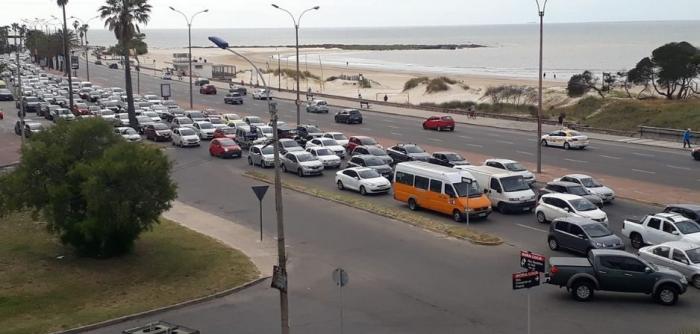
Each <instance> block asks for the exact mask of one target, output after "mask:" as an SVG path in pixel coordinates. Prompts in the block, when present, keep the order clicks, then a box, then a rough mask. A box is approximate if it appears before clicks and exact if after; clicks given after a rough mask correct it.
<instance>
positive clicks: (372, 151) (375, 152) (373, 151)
mask: <svg viewBox="0 0 700 334" xmlns="http://www.w3.org/2000/svg"><path fill="white" fill-rule="evenodd" d="M367 152H369V154H371V155H376V156H385V155H387V154H386V152H384V150H382V149H381V148H379V147H373V146H369V147H367Z"/></svg>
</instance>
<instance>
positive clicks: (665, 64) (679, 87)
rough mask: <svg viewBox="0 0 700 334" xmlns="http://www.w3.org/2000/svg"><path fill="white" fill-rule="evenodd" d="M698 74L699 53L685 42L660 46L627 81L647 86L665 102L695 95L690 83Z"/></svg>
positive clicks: (641, 62)
mask: <svg viewBox="0 0 700 334" xmlns="http://www.w3.org/2000/svg"><path fill="white" fill-rule="evenodd" d="M699 74H700V50H698V48H696V47H695V46H693V45H692V44H690V43H688V42H678V43H676V42H674V43H668V44H666V45H663V46H661V47H659V48H657V49H656V50H654V51H653V52H652V56H651V57H646V58H643V59H642V60H640V61H639V62H638V63H637V66H636V67H635V68H634V69H632V70H630V72H629V76H630V81H631V82H633V83H635V84H639V85H644V86H648V85H649V83H651V84H652V85H653V87H654V90H656V92H657V93H658V94H659V95H662V96H665V97H666V98H667V99H669V100H672V99H683V98H687V97H688V96H689V95H690V94H691V93H697V92H696V91H695V90H694V89H693V88H694V87H693V81H694V80H695V79H696V78H697V77H698V75H699Z"/></svg>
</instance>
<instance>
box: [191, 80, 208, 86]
mask: <svg viewBox="0 0 700 334" xmlns="http://www.w3.org/2000/svg"><path fill="white" fill-rule="evenodd" d="M208 84H209V80H208V79H204V78H197V79H195V80H194V85H195V86H204V85H208Z"/></svg>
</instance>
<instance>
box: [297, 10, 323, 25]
mask: <svg viewBox="0 0 700 334" xmlns="http://www.w3.org/2000/svg"><path fill="white" fill-rule="evenodd" d="M319 8H320V7H319V6H315V7H311V8H309V9H307V10H305V11H303V12H301V14H299V20H298V21H297V25H301V18H302V17H304V14H306V13H308V12H310V11H312V10H318V9H319Z"/></svg>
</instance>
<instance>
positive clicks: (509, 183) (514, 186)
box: [501, 175, 530, 192]
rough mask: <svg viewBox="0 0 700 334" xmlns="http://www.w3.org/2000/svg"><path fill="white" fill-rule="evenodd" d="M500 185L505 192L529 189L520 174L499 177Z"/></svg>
mask: <svg viewBox="0 0 700 334" xmlns="http://www.w3.org/2000/svg"><path fill="white" fill-rule="evenodd" d="M501 185H503V190H504V191H506V192H514V191H524V190H528V189H530V186H529V185H528V184H527V182H525V179H524V178H523V177H522V176H520V175H516V176H508V177H504V178H501Z"/></svg>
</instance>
